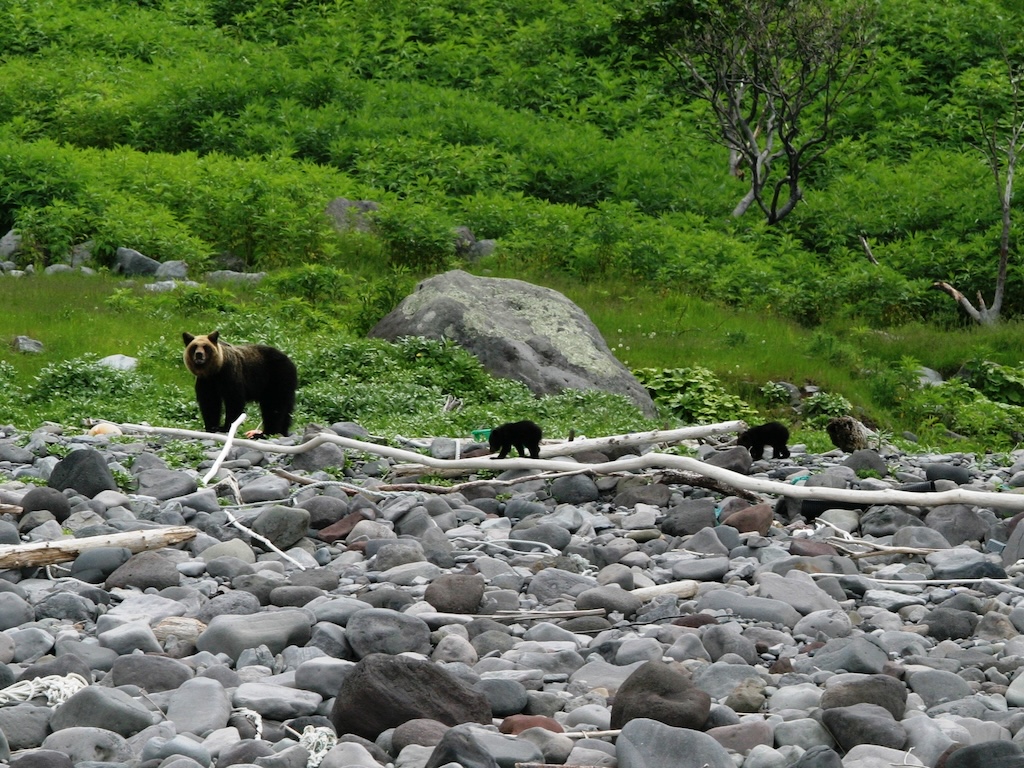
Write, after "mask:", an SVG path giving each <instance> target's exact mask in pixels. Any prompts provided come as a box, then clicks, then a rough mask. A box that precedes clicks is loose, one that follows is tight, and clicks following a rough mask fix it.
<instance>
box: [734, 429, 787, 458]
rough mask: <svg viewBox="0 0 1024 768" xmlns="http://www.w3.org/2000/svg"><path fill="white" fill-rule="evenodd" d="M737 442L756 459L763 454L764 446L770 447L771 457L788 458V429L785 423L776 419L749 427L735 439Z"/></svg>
mask: <svg viewBox="0 0 1024 768" xmlns="http://www.w3.org/2000/svg"><path fill="white" fill-rule="evenodd" d="M736 442H737V443H739V444H740V445H742V446H743V447H744V448H746V449H747V450H749V451H750V458H752V459H753V460H754V461H757V460H758V459H760V458H761V457H762V456H763V455H764V447H765V446H766V445H770V446H771V447H772V458H773V459H788V458H789V448H787V447H786V443H787V442H789V430H788V429H786V425H785V424H781V423H779V422H777V421H769V422H768V423H767V424H762V425H760V426H758V427H751V428H750V429H748V430H747V431H746V432H744V433H743V434H742V435H740V436H739V438H737V440H736Z"/></svg>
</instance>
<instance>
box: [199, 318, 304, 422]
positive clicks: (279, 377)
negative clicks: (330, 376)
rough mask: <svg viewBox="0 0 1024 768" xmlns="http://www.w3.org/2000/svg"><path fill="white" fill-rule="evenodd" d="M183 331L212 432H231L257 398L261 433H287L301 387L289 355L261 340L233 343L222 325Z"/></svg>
mask: <svg viewBox="0 0 1024 768" xmlns="http://www.w3.org/2000/svg"><path fill="white" fill-rule="evenodd" d="M181 337H182V339H183V340H184V342H185V365H186V367H187V368H188V369H189V371H191V372H192V374H193V375H194V376H195V377H196V402H198V403H199V412H200V413H201V414H202V415H203V424H204V425H205V427H206V431H207V432H226V431H227V429H228V427H229V426H230V425H231V424H233V423H234V421H235V419H237V418H238V417H239V416H241V415H242V411H243V410H245V404H246V403H247V402H250V401H252V400H255V401H256V402H258V403H259V404H260V415H261V416H262V417H263V432H262V434H266V435H274V434H281V435H287V434H288V428H289V427H290V426H291V423H292V410H293V409H294V408H295V390H296V388H297V387H298V374H297V372H296V370H295V364H294V363H293V362H292V361H291V359H289V357H288V355H286V354H285V353H284V352H282V351H281V350H279V349H274V348H273V347H267V346H263V345H261V344H246V345H242V346H237V347H233V346H231V345H230V344H226V343H224V342H223V341H221V340H220V332H219V331H214V332H213V333H211V334H208V335H203V336H193V335H192V334H191V333H183V334H182V335H181ZM221 412H223V413H224V421H221ZM256 434H259V433H256Z"/></svg>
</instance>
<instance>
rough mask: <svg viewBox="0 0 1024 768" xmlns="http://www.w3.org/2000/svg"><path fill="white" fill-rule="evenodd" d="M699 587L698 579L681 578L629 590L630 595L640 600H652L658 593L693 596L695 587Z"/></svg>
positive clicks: (695, 591) (695, 590)
mask: <svg viewBox="0 0 1024 768" xmlns="http://www.w3.org/2000/svg"><path fill="white" fill-rule="evenodd" d="M698 587H700V582H699V581H694V580H693V579H683V580H682V581H672V582H669V583H668V584H657V585H655V586H653V587H640V588H639V589H634V590H632V591H631V592H630V594H631V595H636V596H637V597H639V598H640V599H641V600H645V601H646V600H653V599H654V598H656V597H658V596H659V595H676V596H677V597H693V596H694V595H696V594H697V588H698Z"/></svg>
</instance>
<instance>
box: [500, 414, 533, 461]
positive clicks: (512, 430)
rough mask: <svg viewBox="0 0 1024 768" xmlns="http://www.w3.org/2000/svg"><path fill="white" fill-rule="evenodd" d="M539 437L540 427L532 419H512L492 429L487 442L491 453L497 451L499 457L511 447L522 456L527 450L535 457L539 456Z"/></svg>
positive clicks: (503, 455) (506, 453) (502, 456)
mask: <svg viewBox="0 0 1024 768" xmlns="http://www.w3.org/2000/svg"><path fill="white" fill-rule="evenodd" d="M540 438H541V431H540V427H538V426H537V425H536V424H534V423H533V422H532V421H512V422H509V423H508V424H502V425H501V426H500V427H495V428H494V429H492V430H491V436H490V438H489V439H488V442H489V443H490V447H491V453H494V452H495V451H499V453H498V458H499V459H504V458H505V457H506V456H508V452H509V451H510V450H511V449H512V448H515V449H516V450H517V451H519V455H520V456H524V457H525V456H526V453H527V451H529V453H530V458H531V459H536V458H538V457H539V456H540Z"/></svg>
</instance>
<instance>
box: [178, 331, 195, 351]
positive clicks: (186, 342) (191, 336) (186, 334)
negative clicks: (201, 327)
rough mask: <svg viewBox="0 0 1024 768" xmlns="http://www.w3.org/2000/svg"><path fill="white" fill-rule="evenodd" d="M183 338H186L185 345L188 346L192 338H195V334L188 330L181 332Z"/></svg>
mask: <svg viewBox="0 0 1024 768" xmlns="http://www.w3.org/2000/svg"><path fill="white" fill-rule="evenodd" d="M181 338H182V339H184V340H185V346H186V347H187V346H188V345H189V344H191V343H192V339H194V338H195V336H193V335H192V334H191V333H189V332H188V331H186V332H185V333H183V334H181Z"/></svg>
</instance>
